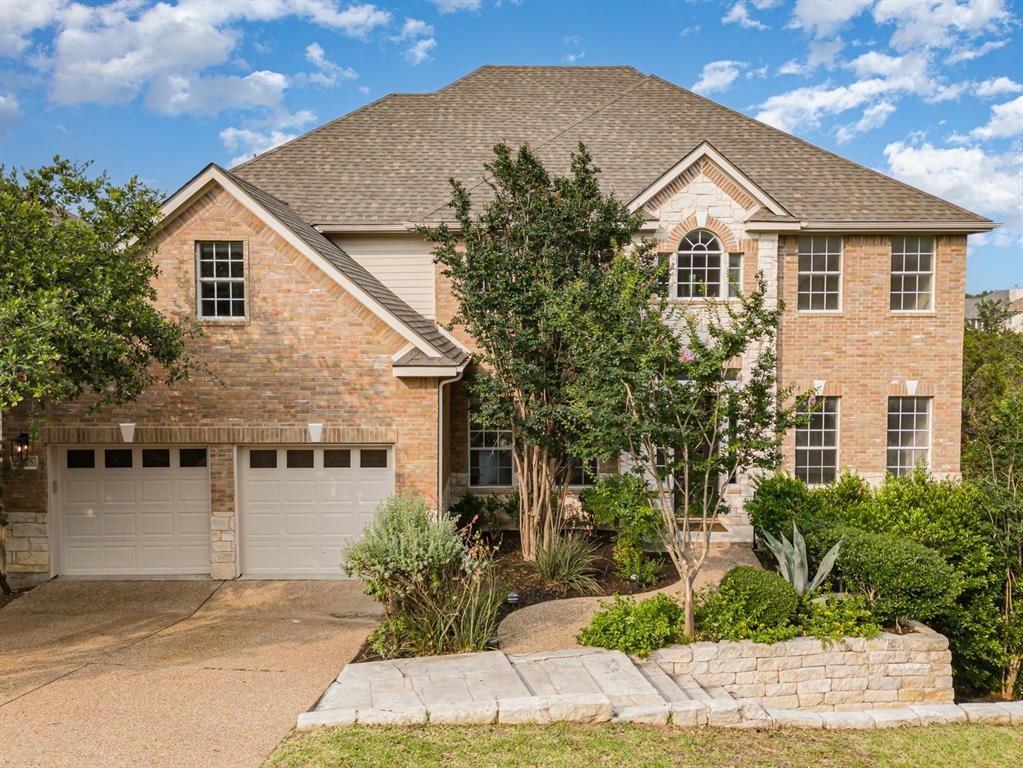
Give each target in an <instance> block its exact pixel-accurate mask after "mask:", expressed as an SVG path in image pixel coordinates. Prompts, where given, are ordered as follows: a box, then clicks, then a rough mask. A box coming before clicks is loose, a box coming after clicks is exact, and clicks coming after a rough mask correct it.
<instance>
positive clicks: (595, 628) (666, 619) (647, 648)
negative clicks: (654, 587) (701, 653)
mask: <svg viewBox="0 0 1023 768" xmlns="http://www.w3.org/2000/svg"><path fill="white" fill-rule="evenodd" d="M600 605H601V608H602V610H600V611H597V612H596V613H595V614H593V618H592V619H590V623H589V624H588V625H587V626H586V627H584V628H583V630H582V631H581V632H580V633H579V635H578V637H576V640H577V641H578V642H579V644H580V645H594V646H597V647H599V648H610V649H611V650H615V651H623V652H625V653H632V654H635V655H636V656H639V657H641V658H644V657H646V656H649V655H650V653H651V652H652V651H655V650H657V649H658V648H663V647H664V646H666V645H670V644H671V643H678V642H684V640H683V635H684V630H685V614H684V613H683V611H682V606H680V605H679V604H678V603H677V602H676V601H675V600H673V599H672V598H670V597H669V596H668V595H665V594H658V595H654V596H653V597H650V598H647V599H646V600H642V601H640V602H636V600H634V599H633V598H631V597H621V596H619V595H615V597H614V600H613V601H612V602H611V603H606V602H601V604H600Z"/></svg>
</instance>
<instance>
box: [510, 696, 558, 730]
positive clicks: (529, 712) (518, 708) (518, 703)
mask: <svg viewBox="0 0 1023 768" xmlns="http://www.w3.org/2000/svg"><path fill="white" fill-rule="evenodd" d="M497 721H498V722H499V723H501V724H504V725H523V724H527V723H537V724H540V725H546V724H548V723H550V722H551V716H550V713H549V712H548V711H547V703H546V702H545V701H544V700H543V699H542V698H541V697H539V696H517V697H514V698H509V699H498V701H497Z"/></svg>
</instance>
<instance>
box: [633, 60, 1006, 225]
mask: <svg viewBox="0 0 1023 768" xmlns="http://www.w3.org/2000/svg"><path fill="white" fill-rule="evenodd" d="M647 79H648V80H656V81H658V82H660V83H664V84H665V85H668V86H670V87H672V88H674V89H676V90H679V91H682V92H683V93H687V94H689V95H690V96H694V97H696V98H697V99H700V100H701V101H705V102H706V103H708V104H710V105H711V106H714V107H716V108H718V109H723V110H725V111H726V112H730V113H732V114H733V115H737V116H738V117H740V118H742V119H743V120H745V121H747V122H750V123H754V124H756V125H758V126H761V127H762V128H767V129H768V130H770V131H773V132H774V133H777V134H778V135H780V136H784V137H785V138H787V139H791V140H793V141H796V142H798V143H800V144H803V145H804V146H807V147H809V148H810V149H813V150H816V151H817V152H821V153H823V154H825V155H830V156H831V157H834V158H837V159H839V160H841V161H842V162H844V163H847V164H848V165H852V166H855V167H857V168H859V169H860V170H863V171H866V172H867V173H870V174H871V175H873V176H878V177H880V178H882V179H885V180H886V181H892V182H895V183H896V184H898V185H900V186H902V187H905V188H906V189H910V190H912V191H913V192H917V193H919V194H921V195H926V196H927V197H929V198H931V199H932V200H937V201H938V202H939V203H944V204H945V205H948V206H951V207H952V208H955V209H956V210H959V211H962V212H963V213H965V214H968V218H969V219H976V220H978V221H991V219H988V218H987V217H985V216H980V215H979V214H976V213H974V212H973V211H970V210H968V209H966V208H963V207H962V206H961V205H957V204H956V203H953V202H951V201H949V200H946V199H944V198H943V197H938V196H937V195H933V194H931V193H930V192H926V191H925V190H922V189H919V188H917V187H914V186H913V185H912V184H907V183H906V182H904V181H899V180H898V179H896V178H894V177H893V176H889V175H888V174H885V173H881V172H880V171H877V170H875V169H873V168H870V167H869V166H866V165H863V164H862V163H857V162H856V161H855V160H850V159H849V158H848V157H843V156H842V155H840V154H838V153H837V152H832V151H831V150H830V149H825V148H824V147H819V146H817V145H816V144H814V143H813V142H810V141H807V140H806V139H803V138H800V137H799V136H796V135H795V134H791V133H787V132H785V131H783V130H781V129H780V128H776V127H774V126H773V125H770V124H768V123H765V122H763V121H762V120H757V119H756V118H755V117H750V116H749V115H747V114H745V113H743V112H740V111H739V110H737V109H732V108H731V107H729V106H727V105H726V104H721V103H720V102H717V101H714V100H713V99H709V98H707V97H706V96H704V95H703V94H700V93H697V92H696V91H691V90H689V89H688V88H683V87H682V86H681V85H679V84H678V83H673V82H671V81H670V80H665V79H664V78H663V77H660V76H659V75H647Z"/></svg>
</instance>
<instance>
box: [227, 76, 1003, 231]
mask: <svg viewBox="0 0 1023 768" xmlns="http://www.w3.org/2000/svg"><path fill="white" fill-rule="evenodd" d="M502 141H503V142H506V143H508V144H511V145H512V146H516V145H519V144H522V143H528V144H530V145H531V146H532V147H533V148H534V150H536V151H537V152H538V153H539V154H540V156H541V157H542V158H543V160H544V162H545V163H546V164H547V165H548V168H550V169H551V170H552V171H555V172H559V173H563V172H565V171H567V169H568V158H569V153H570V152H571V151H572V150H573V149H575V147H576V145H577V143H578V142H579V141H583V142H585V143H586V145H587V147H588V148H589V149H590V151H591V153H592V154H593V157H594V161H595V162H596V164H597V165H598V166H599V167H600V168H601V170H602V176H601V179H602V183H603V184H604V185H605V187H606V188H608V189H613V190H614V191H615V193H616V194H617V195H618V196H619V197H620V198H622V199H625V200H631V199H632V198H633V197H635V196H636V195H638V194H639V193H640V192H642V191H643V190H644V189H646V187H647V186H649V185H650V184H652V183H653V182H654V181H655V180H657V179H658V178H659V177H660V176H661V175H662V174H663V173H665V172H666V171H667V170H668V169H669V168H671V167H672V166H673V165H675V164H676V163H677V162H678V161H679V160H680V159H681V158H682V157H684V156H685V155H686V154H687V153H689V152H690V151H691V150H692V149H694V148H695V147H697V146H698V145H699V144H700V143H701V142H703V141H708V142H710V143H711V144H713V145H714V146H715V147H716V148H717V149H718V150H719V151H720V152H721V153H722V154H723V155H724V156H725V157H727V158H728V160H729V161H730V162H732V163H733V164H735V165H736V166H737V167H738V168H739V169H740V170H741V171H742V172H743V173H745V174H746V175H747V176H748V177H749V178H750V179H751V180H752V181H753V182H754V183H756V184H757V185H758V186H760V187H761V188H762V189H763V190H764V191H765V192H766V193H767V194H769V195H770V196H771V197H772V198H773V199H775V200H777V201H778V203H779V204H780V205H782V206H784V208H785V209H786V210H788V211H789V212H791V213H792V215H793V216H794V217H796V218H797V219H799V220H811V221H842V222H850V223H853V222H867V221H870V222H886V221H891V222H941V223H949V224H951V223H963V224H967V225H969V224H981V225H984V224H989V223H990V222H989V220H988V219H985V218H984V217H982V216H978V215H977V214H975V213H972V212H970V211H968V210H966V209H964V208H961V207H959V206H957V205H953V204H952V203H949V202H946V201H944V200H941V199H939V198H937V197H934V196H933V195H930V194H927V193H925V192H922V191H920V190H917V189H914V188H912V187H909V186H907V185H905V184H902V183H901V182H898V181H895V180H894V179H891V178H889V177H887V176H884V175H883V174H881V173H878V172H876V171H873V170H870V169H868V168H865V167H863V166H861V165H858V164H856V163H853V162H851V161H849V160H846V159H845V158H842V157H839V156H838V155H835V154H833V153H831V152H828V151H826V150H824V149H821V148H819V147H815V146H813V145H812V144H809V143H808V142H805V141H803V140H802V139H798V138H796V137H794V136H790V135H788V134H786V133H783V132H782V131H779V130H776V129H775V128H772V127H770V126H767V125H765V124H763V123H759V122H757V121H756V120H753V119H752V118H750V117H747V116H745V115H742V114H740V113H738V112H735V111H733V110H731V109H729V108H727V107H724V106H722V105H720V104H717V103H715V102H713V101H710V100H709V99H706V98H704V97H702V96H699V95H697V94H695V93H692V92H690V91H687V90H685V89H684V88H680V87H678V86H676V85H674V84H672V83H669V82H667V81H665V80H662V79H660V78H658V77H656V76H648V75H644V74H642V73H640V72H638V71H636V70H635V69H632V68H631V67H492V66H487V67H481V68H480V69H478V70H476V71H474V72H472V73H470V74H469V75H467V76H466V77H464V78H462V79H461V80H458V81H456V82H454V83H452V84H451V85H449V86H447V87H446V88H444V89H442V90H440V91H437V92H436V93H431V94H393V95H390V96H387V97H384V98H383V99H380V100H379V101H376V102H374V103H372V104H369V105H367V106H365V107H363V108H361V109H359V110H356V111H355V112H352V113H351V114H349V115H346V116H345V117H342V118H340V119H338V120H334V121H333V122H330V123H327V124H326V125H324V126H321V127H320V128H317V129H315V130H313V131H311V132H309V133H307V134H305V135H304V136H301V137H299V138H297V139H295V140H293V141H291V142H289V143H287V144H284V145H282V146H280V147H278V148H276V149H274V150H271V151H269V152H267V153H265V154H263V155H261V156H259V157H256V158H254V159H253V160H250V161H248V162H246V163H243V164H241V165H239V166H238V167H237V168H235V169H234V170H235V173H236V174H238V175H239V176H241V177H243V178H245V179H248V180H249V181H251V182H253V183H255V184H257V185H258V186H259V187H260V188H262V189H264V190H267V191H268V192H270V193H272V194H273V195H274V196H276V197H278V198H279V199H281V200H284V201H286V202H287V203H288V204H289V205H290V206H291V207H292V208H293V209H294V210H295V211H296V212H297V213H298V214H300V215H301V217H302V218H304V219H305V220H306V221H308V222H310V223H312V224H314V225H330V224H346V225H363V224H375V225H381V224H405V223H408V222H416V223H418V222H421V221H430V220H434V219H437V218H439V217H444V218H447V217H448V216H449V212H448V210H447V208H446V203H447V201H448V199H449V197H450V190H449V187H448V178H449V177H454V178H457V179H459V180H461V181H463V182H465V183H467V184H469V185H470V186H471V185H473V184H475V183H477V182H478V181H479V180H480V178H481V175H482V167H483V163H484V162H485V161H487V160H489V159H490V158H491V156H492V148H493V145H494V144H496V143H498V142H502Z"/></svg>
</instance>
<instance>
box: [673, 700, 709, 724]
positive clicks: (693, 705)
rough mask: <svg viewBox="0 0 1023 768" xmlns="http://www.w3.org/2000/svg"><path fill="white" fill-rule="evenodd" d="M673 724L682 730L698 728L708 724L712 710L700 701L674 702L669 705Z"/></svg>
mask: <svg viewBox="0 0 1023 768" xmlns="http://www.w3.org/2000/svg"><path fill="white" fill-rule="evenodd" d="M668 709H669V710H670V712H671V724H672V725H677V726H679V727H682V728H697V727H699V726H703V725H706V724H707V718H708V714H709V712H710V710H709V709H708V708H707V707H706V706H705V705H704V704H702V703H701V702H699V701H673V702H671V703H670V704H668Z"/></svg>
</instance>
